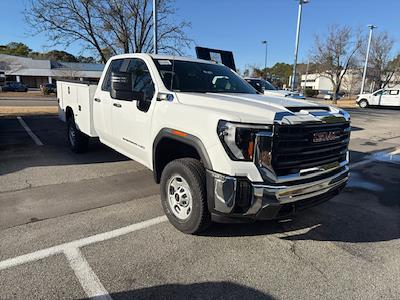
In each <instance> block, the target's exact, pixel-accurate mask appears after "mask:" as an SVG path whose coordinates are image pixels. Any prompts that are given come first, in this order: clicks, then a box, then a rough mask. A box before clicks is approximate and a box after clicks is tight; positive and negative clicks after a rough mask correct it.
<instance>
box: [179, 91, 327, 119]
mask: <svg viewBox="0 0 400 300" xmlns="http://www.w3.org/2000/svg"><path fill="white" fill-rule="evenodd" d="M176 96H177V99H178V101H179V102H180V103H182V104H185V105H190V106H197V107H201V108H208V109H210V110H212V111H214V112H215V111H220V112H221V113H224V114H227V113H228V114H229V115H231V116H232V117H233V118H235V119H238V120H240V121H241V122H249V123H272V122H273V121H274V120H276V115H277V114H278V113H283V114H287V115H296V116H297V115H298V118H299V119H301V120H305V119H307V120H310V118H313V116H312V115H311V114H309V113H308V112H307V111H308V110H312V111H318V110H319V111H325V112H330V111H331V109H332V108H330V107H329V106H327V105H320V104H315V103H312V102H307V101H304V100H295V99H291V98H284V97H272V96H265V95H259V94H222V93H221V94H220V93H204V94H202V93H183V92H179V93H176ZM303 108H304V109H303ZM299 112H301V113H299Z"/></svg>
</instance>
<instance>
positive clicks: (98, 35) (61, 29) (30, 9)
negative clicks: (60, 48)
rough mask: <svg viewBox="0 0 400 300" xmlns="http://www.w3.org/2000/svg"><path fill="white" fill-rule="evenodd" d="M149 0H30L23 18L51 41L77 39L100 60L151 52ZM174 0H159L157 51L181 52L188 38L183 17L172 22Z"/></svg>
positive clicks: (36, 31)
mask: <svg viewBox="0 0 400 300" xmlns="http://www.w3.org/2000/svg"><path fill="white" fill-rule="evenodd" d="M151 2H152V1H151V0H29V2H28V5H27V8H26V9H25V17H26V21H27V22H28V24H29V25H31V27H32V28H34V33H45V34H47V35H48V37H49V39H50V40H51V41H53V45H57V44H63V45H65V46H69V45H71V44H72V43H75V42H81V43H82V44H83V45H84V46H85V47H86V48H87V49H90V50H94V51H95V52H96V53H97V54H98V56H99V57H100V59H101V61H102V62H106V61H107V59H108V58H109V56H111V55H115V54H120V53H130V52H151V51H152V50H153V45H152V38H153V36H152V28H153V22H152V11H153V7H152V3H151ZM175 15H176V9H175V6H174V0H158V32H159V36H158V43H159V49H160V51H163V52H167V53H177V54H181V53H182V50H183V49H184V48H185V47H188V46H189V45H190V43H191V40H190V39H189V38H188V37H187V35H186V33H185V30H186V29H187V28H188V27H189V26H190V23H188V22H186V21H181V22H175V20H174V19H173V17H174V16H175Z"/></svg>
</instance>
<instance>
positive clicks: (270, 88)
mask: <svg viewBox="0 0 400 300" xmlns="http://www.w3.org/2000/svg"><path fill="white" fill-rule="evenodd" d="M244 80H246V81H247V82H248V83H250V85H251V86H252V87H254V88H255V89H256V90H257V91H258V92H259V93H261V94H264V95H269V96H275V97H277V96H278V97H279V96H281V97H289V98H294V99H306V97H304V95H303V94H300V93H298V92H292V91H287V90H279V89H277V88H276V87H275V86H274V85H273V84H272V83H270V82H269V81H267V80H265V79H262V78H248V77H246V78H244Z"/></svg>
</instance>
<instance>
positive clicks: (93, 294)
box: [0, 216, 167, 300]
mask: <svg viewBox="0 0 400 300" xmlns="http://www.w3.org/2000/svg"><path fill="white" fill-rule="evenodd" d="M165 221H167V217H166V216H160V217H156V218H153V219H150V220H147V221H143V222H140V223H136V224H132V225H129V226H125V227H121V228H118V229H115V230H112V231H108V232H104V233H99V234H95V235H92V236H89V237H86V238H83V239H79V240H75V241H72V242H69V243H64V244H61V245H57V246H54V247H50V248H46V249H42V250H39V251H35V252H32V253H28V254H25V255H21V256H17V257H14V258H10V259H6V260H3V261H0V271H1V270H5V269H8V268H11V267H15V266H19V265H22V264H25V263H28V262H34V261H38V260H40V259H43V258H46V257H49V256H52V255H56V254H60V253H64V255H65V256H66V257H67V260H68V262H69V265H70V267H71V268H72V270H73V271H74V273H75V276H76V277H77V279H78V280H79V283H80V284H81V286H82V288H83V290H84V291H85V293H86V295H87V296H88V297H89V298H93V299H96V300H97V299H104V300H112V298H111V296H110V294H109V293H108V292H107V290H106V289H105V288H104V286H103V285H102V283H101V282H100V280H99V278H98V277H97V275H96V274H95V273H94V272H93V270H92V268H91V267H90V265H89V263H88V262H87V260H86V259H85V257H84V256H83V255H82V254H81V252H80V250H79V248H80V247H83V246H87V245H90V244H94V243H98V242H102V241H106V240H110V239H113V238H116V237H119V236H121V235H125V234H128V233H131V232H134V231H137V230H140V229H145V228H147V227H150V226H153V225H156V224H160V223H163V222H165Z"/></svg>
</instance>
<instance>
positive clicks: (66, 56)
mask: <svg viewBox="0 0 400 300" xmlns="http://www.w3.org/2000/svg"><path fill="white" fill-rule="evenodd" d="M30 57H32V58H36V59H49V60H53V61H63V62H78V59H77V58H76V57H75V56H74V55H72V54H71V53H68V52H65V51H61V50H51V51H49V52H45V53H38V52H32V53H31V54H30Z"/></svg>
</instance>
